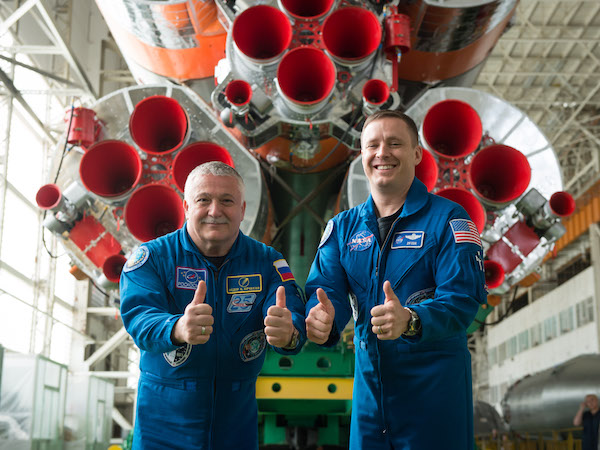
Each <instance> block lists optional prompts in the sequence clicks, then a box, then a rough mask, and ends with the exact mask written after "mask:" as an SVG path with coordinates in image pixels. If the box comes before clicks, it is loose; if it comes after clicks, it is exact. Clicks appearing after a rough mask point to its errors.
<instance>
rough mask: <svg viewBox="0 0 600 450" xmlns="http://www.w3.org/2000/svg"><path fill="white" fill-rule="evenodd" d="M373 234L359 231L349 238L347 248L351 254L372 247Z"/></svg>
mask: <svg viewBox="0 0 600 450" xmlns="http://www.w3.org/2000/svg"><path fill="white" fill-rule="evenodd" d="M373 239H374V236H373V233H371V232H370V231H359V232H358V233H356V234H355V235H354V236H352V237H351V238H350V241H349V242H348V244H347V245H348V247H350V251H351V252H362V251H364V250H366V249H368V248H369V247H371V245H373Z"/></svg>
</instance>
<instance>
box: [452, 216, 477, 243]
mask: <svg viewBox="0 0 600 450" xmlns="http://www.w3.org/2000/svg"><path fill="white" fill-rule="evenodd" d="M450 227H452V233H453V234H454V242H456V243H457V244H464V243H465V242H470V243H471V244H477V245H479V246H480V247H482V245H481V239H480V238H479V231H478V230H477V227H476V226H475V224H474V223H473V222H472V221H470V220H467V219H454V220H451V221H450Z"/></svg>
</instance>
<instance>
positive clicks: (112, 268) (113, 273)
mask: <svg viewBox="0 0 600 450" xmlns="http://www.w3.org/2000/svg"><path fill="white" fill-rule="evenodd" d="M126 262H127V258H125V256H123V255H120V254H119V255H112V256H109V257H108V258H106V261H104V264H102V272H103V273H104V276H105V277H106V279H107V280H108V281H112V282H113V283H118V282H119V278H120V277H121V272H122V271H123V266H124V265H125V263H126Z"/></svg>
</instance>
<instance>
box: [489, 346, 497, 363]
mask: <svg viewBox="0 0 600 450" xmlns="http://www.w3.org/2000/svg"><path fill="white" fill-rule="evenodd" d="M488 363H489V365H490V366H493V365H495V364H498V347H493V348H491V349H490V350H489V353H488Z"/></svg>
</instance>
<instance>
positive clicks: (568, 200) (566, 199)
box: [550, 191, 575, 217]
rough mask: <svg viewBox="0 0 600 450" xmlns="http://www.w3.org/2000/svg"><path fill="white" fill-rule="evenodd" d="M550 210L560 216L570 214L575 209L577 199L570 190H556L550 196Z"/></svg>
mask: <svg viewBox="0 0 600 450" xmlns="http://www.w3.org/2000/svg"><path fill="white" fill-rule="evenodd" d="M550 210H551V211H552V212H553V213H554V214H556V215H557V216H560V217H567V216H570V215H571V214H573V212H574V211H575V200H574V199H573V196H572V195H571V194H569V193H568V192H564V191H559V192H555V193H554V194H552V197H550Z"/></svg>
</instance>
